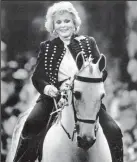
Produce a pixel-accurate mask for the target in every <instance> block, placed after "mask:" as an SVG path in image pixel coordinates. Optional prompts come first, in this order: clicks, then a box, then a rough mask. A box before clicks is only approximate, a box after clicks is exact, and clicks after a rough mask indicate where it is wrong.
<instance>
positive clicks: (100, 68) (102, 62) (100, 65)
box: [97, 54, 106, 71]
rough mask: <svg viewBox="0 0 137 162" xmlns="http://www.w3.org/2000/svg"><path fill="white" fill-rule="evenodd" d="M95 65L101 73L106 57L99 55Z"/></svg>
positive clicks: (104, 66)
mask: <svg viewBox="0 0 137 162" xmlns="http://www.w3.org/2000/svg"><path fill="white" fill-rule="evenodd" d="M97 63H98V67H99V70H100V71H103V70H104V69H105V68H106V57H105V56H104V55H103V54H101V55H100V58H99V60H98V62H97Z"/></svg>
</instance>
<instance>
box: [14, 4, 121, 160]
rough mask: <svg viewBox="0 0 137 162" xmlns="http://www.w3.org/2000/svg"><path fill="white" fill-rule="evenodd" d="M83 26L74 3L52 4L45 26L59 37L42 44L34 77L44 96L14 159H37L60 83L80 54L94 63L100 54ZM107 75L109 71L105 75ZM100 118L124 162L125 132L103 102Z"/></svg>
mask: <svg viewBox="0 0 137 162" xmlns="http://www.w3.org/2000/svg"><path fill="white" fill-rule="evenodd" d="M80 25H81V19H80V17H79V15H78V12H77V11H76V9H75V8H74V6H73V5H72V4H71V3H70V2H66V1H64V2H57V3H55V4H53V5H52V6H51V7H49V9H48V11H47V15H46V21H45V27H46V30H47V31H48V32H49V33H50V34H51V36H54V37H55V38H54V39H53V40H47V41H44V42H41V43H40V51H39V54H38V58H37V65H36V68H35V70H34V73H33V76H32V82H33V85H34V87H35V88H36V89H37V91H38V92H39V93H40V97H39V98H38V100H37V102H36V105H35V107H34V108H33V110H32V112H31V113H30V115H29V117H28V118H27V120H26V122H25V125H24V128H23V131H22V133H21V137H20V140H19V144H18V147H17V150H16V155H15V158H14V162H27V161H29V160H30V161H33V160H34V159H35V158H36V155H35V151H34V150H35V148H36V147H37V142H36V140H34V138H35V137H36V136H37V135H38V134H39V133H40V132H41V130H42V129H43V128H44V127H45V126H46V124H47V122H48V119H49V114H50V113H51V111H52V108H53V104H54V103H53V98H54V97H56V96H57V94H58V88H59V86H60V85H61V83H62V82H63V81H64V80H66V79H67V78H69V77H71V76H73V75H74V74H75V72H76V71H77V70H78V69H79V66H80V64H81V62H80V61H79V66H78V67H77V66H76V63H75V60H76V56H77V54H78V53H79V52H80V51H83V52H84V53H85V54H84V57H85V58H87V57H89V56H90V57H92V58H93V61H94V62H96V61H97V60H98V58H99V57H100V51H99V49H98V46H97V44H96V41H95V39H94V38H93V37H89V36H85V35H78V32H79V28H80ZM106 76H107V72H106V70H105V71H104V78H106ZM99 119H100V124H101V126H102V129H103V131H104V134H105V136H106V138H107V140H108V143H109V146H110V150H111V154H112V158H113V160H114V161H115V162H122V161H123V148H122V133H121V130H120V128H119V127H118V126H117V124H116V123H115V122H114V121H113V119H112V118H111V117H110V116H109V115H108V114H107V112H106V110H105V107H104V105H103V104H102V105H101V109H100V113H99ZM34 141H35V142H34ZM33 151H34V152H33Z"/></svg>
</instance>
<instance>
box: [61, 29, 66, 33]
mask: <svg viewBox="0 0 137 162" xmlns="http://www.w3.org/2000/svg"><path fill="white" fill-rule="evenodd" d="M60 31H61V32H66V31H68V29H61V30H60Z"/></svg>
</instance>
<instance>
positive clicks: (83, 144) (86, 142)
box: [77, 136, 96, 151]
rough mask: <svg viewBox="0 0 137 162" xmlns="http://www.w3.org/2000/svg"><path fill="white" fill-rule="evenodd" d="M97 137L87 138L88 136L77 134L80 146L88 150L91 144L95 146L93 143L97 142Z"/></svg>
mask: <svg viewBox="0 0 137 162" xmlns="http://www.w3.org/2000/svg"><path fill="white" fill-rule="evenodd" d="M95 141H96V139H93V138H87V137H86V136H84V137H83V138H82V137H80V136H77V144H78V147H80V148H82V149H84V150H86V151H87V150H88V149H89V148H90V147H91V146H93V144H94V143H95Z"/></svg>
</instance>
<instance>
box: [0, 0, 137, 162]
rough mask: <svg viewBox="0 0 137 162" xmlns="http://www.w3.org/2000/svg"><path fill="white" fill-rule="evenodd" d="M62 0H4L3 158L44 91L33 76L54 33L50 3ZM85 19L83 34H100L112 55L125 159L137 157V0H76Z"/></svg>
mask: <svg viewBox="0 0 137 162" xmlns="http://www.w3.org/2000/svg"><path fill="white" fill-rule="evenodd" d="M54 2H57V1H51V2H50V1H19V2H18V1H12V2H10V1H2V3H1V116H2V127H1V132H2V136H1V137H2V138H1V144H2V147H1V153H2V154H1V155H2V156H1V158H2V162H4V161H5V157H6V155H7V152H8V150H9V148H10V142H11V137H12V133H13V129H14V126H15V123H16V121H17V117H18V116H19V114H20V113H21V112H24V111H25V110H27V109H28V108H29V107H30V106H31V103H32V101H33V102H35V100H33V98H35V96H37V95H38V93H37V91H36V90H35V89H34V87H33V85H32V83H31V80H30V76H31V74H32V71H33V67H34V66H35V63H36V57H37V54H38V49H39V44H40V42H41V41H44V40H46V39H48V38H49V34H48V33H47V31H46V30H45V28H44V21H45V14H46V11H47V8H48V7H49V6H50V5H52V4H53V3H54ZM72 3H73V4H74V5H75V6H76V9H77V10H78V12H79V14H80V17H81V19H82V26H81V29H80V32H79V33H80V34H85V35H90V36H93V37H94V38H95V39H96V42H97V44H98V47H99V49H100V51H101V52H102V53H104V54H105V55H106V57H107V70H108V78H107V80H106V83H105V86H106V92H107V96H106V98H105V99H104V103H105V104H106V106H107V110H108V113H110V115H111V116H112V117H113V118H114V119H115V120H116V122H117V123H118V124H119V125H120V126H121V129H122V131H123V134H124V138H123V140H124V158H125V162H135V161H136V160H137V155H136V153H137V142H136V141H137V126H136V124H137V74H136V69H137V45H136V42H137V14H136V11H137V10H136V9H137V2H132V1H129V2H128V1H111V2H109V1H72Z"/></svg>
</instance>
